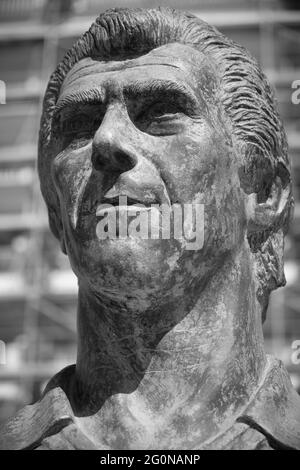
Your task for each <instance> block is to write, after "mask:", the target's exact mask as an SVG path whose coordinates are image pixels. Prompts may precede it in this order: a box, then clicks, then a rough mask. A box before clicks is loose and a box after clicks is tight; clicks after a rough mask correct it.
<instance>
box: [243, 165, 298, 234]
mask: <svg viewBox="0 0 300 470" xmlns="http://www.w3.org/2000/svg"><path fill="white" fill-rule="evenodd" d="M285 176H286V173H285ZM292 202H293V200H292V187H291V182H290V179H289V178H288V180H287V179H286V177H283V176H282V175H280V174H279V172H278V173H277V176H276V177H275V179H274V180H273V182H272V183H271V184H269V185H268V184H266V185H265V186H264V191H260V192H258V193H251V194H249V195H248V196H247V203H246V212H247V220H248V238H258V239H260V240H258V241H260V242H263V241H264V238H267V237H268V236H269V234H270V232H273V231H276V230H277V229H278V228H279V227H283V230H284V231H285V229H284V226H288V220H287V219H289V218H290V213H291V211H290V210H289V209H290V208H291V206H292ZM256 236H258V237H256Z"/></svg>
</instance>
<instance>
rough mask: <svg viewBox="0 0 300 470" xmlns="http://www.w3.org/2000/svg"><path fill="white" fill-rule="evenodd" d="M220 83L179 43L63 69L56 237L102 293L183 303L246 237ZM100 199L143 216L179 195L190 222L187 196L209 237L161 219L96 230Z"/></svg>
mask: <svg viewBox="0 0 300 470" xmlns="http://www.w3.org/2000/svg"><path fill="white" fill-rule="evenodd" d="M218 89H219V85H218V81H217V75H216V72H215V70H214V68H213V67H212V65H211V64H210V63H209V62H208V60H207V59H206V57H205V56H204V55H203V54H201V53H200V52H198V51H196V50H194V49H193V48H191V47H189V46H184V45H180V44H170V45H167V46H163V47H160V48H157V49H155V50H153V51H151V52H150V53H149V54H147V55H144V56H141V57H139V58H135V59H131V60H118V61H110V62H100V61H98V60H93V59H91V58H86V59H83V60H81V61H80V62H78V63H77V64H76V65H75V66H74V67H73V69H72V70H71V71H70V72H69V73H68V75H67V77H66V78H65V81H64V83H63V86H62V88H61V92H60V96H59V99H58V101H57V106H56V111H55V117H54V121H53V126H54V135H55V139H54V141H55V143H54V152H53V153H54V157H53V161H52V177H53V179H54V183H55V187H56V190H57V193H58V195H59V200H60V212H61V218H62V225H63V233H62V234H61V236H62V237H63V239H64V244H65V246H66V250H67V253H68V256H69V258H70V261H71V265H72V267H73V269H74V271H75V273H76V275H77V276H78V278H79V280H80V282H81V283H86V284H87V285H88V286H89V287H90V288H91V289H92V290H93V291H95V292H97V293H98V294H99V295H103V296H108V297H109V298H115V299H118V300H120V299H121V300H122V299H123V300H124V301H126V302H133V303H136V304H135V306H134V308H141V309H144V308H147V307H149V306H150V305H152V306H159V305H160V304H163V303H164V302H168V300H170V299H171V298H172V299H173V301H179V300H180V299H182V298H184V297H185V296H186V295H187V294H188V293H189V292H191V291H194V290H196V291H197V292H199V291H201V288H203V286H204V285H205V282H206V281H207V279H208V278H209V277H210V276H211V275H213V273H214V272H215V270H216V269H218V267H219V266H220V265H221V264H222V262H223V261H224V259H225V257H226V256H228V254H230V253H233V252H234V250H235V249H236V247H237V244H239V243H241V241H242V240H243V239H244V234H245V214H244V212H245V211H244V199H243V197H244V196H243V192H242V191H241V189H240V184H239V179H238V166H239V159H238V156H237V155H236V153H235V150H234V147H233V144H232V140H231V129H230V122H229V120H228V119H227V118H226V117H225V115H224V112H223V110H222V108H221V106H220V104H219V102H218V98H217V95H218ZM119 197H127V199H126V201H127V206H126V204H125V206H123V207H118V204H119V200H120V199H119ZM123 200H125V199H123ZM104 203H108V204H111V205H112V206H114V209H113V210H115V212H116V214H117V216H118V215H119V214H121V213H122V214H123V215H124V213H125V214H127V215H128V214H129V213H130V211H131V210H132V206H133V208H134V206H135V205H136V204H138V203H139V204H143V205H144V209H143V210H141V213H140V215H142V212H144V215H145V213H146V214H147V215H149V214H150V213H152V212H151V211H149V207H151V204H156V205H160V206H161V205H162V204H165V205H167V206H172V205H174V204H177V205H178V206H180V207H181V208H182V214H183V220H184V205H190V207H191V205H194V207H195V204H201V205H202V206H201V207H203V208H204V215H203V217H204V219H203V220H202V221H201V222H200V223H201V230H204V242H203V246H202V244H201V246H198V247H197V246H196V247H195V249H191V246H188V245H187V243H186V240H185V239H184V237H183V239H177V238H175V237H174V234H172V233H170V237H166V238H165V239H162V237H161V225H162V220H161V218H158V219H157V224H158V231H159V234H160V236H159V238H156V239H153V238H151V237H150V238H148V239H143V238H141V237H140V236H138V235H137V234H134V233H133V234H131V235H130V236H129V237H125V238H122V239H121V238H119V237H118V236H117V237H116V238H107V239H105V240H103V239H99V233H98V234H97V227H98V228H99V222H101V220H102V222H103V218H101V214H102V216H103V212H101V210H99V207H100V206H101V204H104ZM185 207H187V206H185ZM131 213H132V212H131ZM138 215H139V213H138ZM118 220H120V219H118V217H117V222H118ZM127 221H128V222H129V223H130V222H131V219H130V218H127ZM194 223H195V219H194ZM117 226H118V223H117ZM198 228H199V227H198ZM194 229H196V230H197V227H195V226H194ZM116 233H117V234H118V227H117V232H116Z"/></svg>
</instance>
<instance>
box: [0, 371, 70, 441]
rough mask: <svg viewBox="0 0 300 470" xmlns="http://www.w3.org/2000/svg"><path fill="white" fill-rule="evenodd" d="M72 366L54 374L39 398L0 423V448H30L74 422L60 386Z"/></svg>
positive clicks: (68, 374)
mask: <svg viewBox="0 0 300 470" xmlns="http://www.w3.org/2000/svg"><path fill="white" fill-rule="evenodd" d="M74 368H75V366H69V367H67V368H65V369H63V370H62V371H61V372H60V373H59V374H57V375H56V376H54V377H53V379H51V381H50V382H49V384H48V385H47V387H46V390H45V392H44V394H43V396H42V398H41V399H40V400H39V401H38V402H36V403H34V404H33V405H27V406H25V407H24V408H22V409H21V410H20V411H19V412H18V413H17V414H16V415H15V416H14V417H13V418H11V419H10V420H9V421H7V422H6V423H5V424H4V425H3V426H1V427H0V449H2V450H4V449H8V450H21V449H33V448H35V447H37V446H38V445H39V443H40V442H41V441H42V440H43V439H44V438H46V437H48V436H51V435H53V434H55V433H58V432H59V431H60V430H62V429H63V428H65V427H67V426H69V425H71V424H73V423H74V415H73V411H72V408H71V405H70V403H69V400H68V398H67V396H66V393H65V392H64V390H63V388H62V387H60V386H59V384H60V379H59V378H61V382H62V385H63V386H67V384H68V381H69V380H70V378H71V376H72V374H73V373H74Z"/></svg>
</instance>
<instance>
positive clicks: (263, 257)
mask: <svg viewBox="0 0 300 470" xmlns="http://www.w3.org/2000/svg"><path fill="white" fill-rule="evenodd" d="M174 42H177V43H181V44H185V45H190V46H192V47H193V48H195V49H197V50H199V51H200V52H202V53H204V54H205V55H206V56H207V57H208V59H209V60H210V61H211V62H212V63H213V64H214V65H215V66H216V67H215V68H216V73H218V76H219V77H218V78H219V80H220V89H219V90H218V94H219V96H218V99H219V101H220V102H221V103H222V105H223V108H224V111H225V113H226V114H227V116H228V117H229V118H230V120H231V123H232V129H233V139H234V141H235V142H236V145H238V146H239V149H240V152H241V158H242V162H243V164H242V165H241V169H240V172H239V176H240V182H241V186H242V188H243V190H244V191H245V192H246V193H248V194H250V193H257V200H258V201H259V202H260V201H261V202H263V201H265V200H266V199H267V197H268V194H269V193H270V190H271V187H272V184H273V183H274V181H275V180H276V178H278V177H279V178H280V179H281V181H282V185H283V187H287V186H288V185H289V186H290V184H291V183H290V166H289V159H288V152H287V142H286V136H285V132H284V129H283V126H282V123H281V120H280V117H279V115H278V112H277V108H276V103H275V99H274V94H273V90H272V89H271V87H270V85H269V82H268V80H267V79H266V77H265V75H264V74H263V73H262V71H261V70H260V67H259V66H258V64H257V61H256V60H255V59H254V58H253V57H252V56H251V55H250V54H249V52H248V51H247V50H246V49H245V48H244V47H242V46H240V45H238V44H236V43H234V42H233V41H232V40H230V39H228V38H227V37H225V36H224V35H223V34H222V33H220V32H219V31H218V30H217V29H216V28H214V27H212V26H210V25H208V24H207V23H205V22H203V21H202V20H200V19H199V18H197V17H195V16H194V15H192V14H190V13H187V12H183V11H178V10H174V9H170V8H157V9H149V10H147V9H112V10H108V11H106V12H104V13H102V14H101V15H100V16H99V17H98V18H97V19H96V20H95V22H94V23H93V24H92V25H91V27H90V29H89V30H88V31H87V32H86V33H85V34H83V35H82V36H81V37H80V38H79V39H78V40H77V41H76V43H75V44H74V45H73V47H72V48H71V49H70V50H69V51H68V52H67V54H66V55H65V57H64V59H63V60H62V62H61V63H60V64H59V65H58V66H57V68H56V70H55V71H54V73H53V74H52V75H51V77H50V80H49V83H48V87H47V90H46V93H45V97H44V103H43V113H42V118H41V127H40V134H39V151H38V168H39V175H40V181H41V190H42V193H43V196H44V199H45V201H46V204H47V206H48V212H49V223H50V227H51V229H52V231H53V233H54V234H55V235H56V236H58V235H59V232H60V230H61V217H60V209H59V201H58V196H57V193H56V190H55V188H54V185H53V181H52V178H51V177H50V176H49V175H50V165H51V158H53V155H52V153H53V150H52V118H53V113H54V110H55V106H56V102H57V99H58V96H59V92H60V88H61V85H62V83H63V81H64V79H65V77H66V75H67V73H68V72H69V71H70V70H71V68H72V67H73V66H74V64H75V63H77V62H78V61H79V60H81V59H83V58H85V57H92V58H96V59H99V60H115V59H118V58H124V59H125V58H130V57H133V56H138V55H142V54H145V53H147V52H149V51H151V50H152V49H154V48H157V47H159V46H162V45H165V44H169V43H174ZM292 206H293V198H292V194H291V191H290V194H289V198H288V200H287V203H286V206H285V208H284V210H283V211H282V213H281V214H280V215H279V216H278V218H277V219H276V222H275V223H274V225H273V226H272V227H270V228H269V229H268V230H262V231H253V232H251V231H249V233H248V242H249V245H250V248H251V250H252V252H253V255H254V256H255V259H256V263H257V276H258V284H259V288H258V291H257V296H258V299H259V301H260V302H261V305H262V312H263V318H264V316H265V311H266V309H267V305H268V298H269V294H270V292H271V290H273V289H275V288H276V287H278V286H282V285H284V284H285V278H284V271H283V244H284V235H285V233H286V231H287V228H288V224H289V220H290V214H291V212H292V211H291V209H292Z"/></svg>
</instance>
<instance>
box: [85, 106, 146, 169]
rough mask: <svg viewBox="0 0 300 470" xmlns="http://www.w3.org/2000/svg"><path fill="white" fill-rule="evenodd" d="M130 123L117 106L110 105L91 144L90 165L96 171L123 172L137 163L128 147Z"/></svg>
mask: <svg viewBox="0 0 300 470" xmlns="http://www.w3.org/2000/svg"><path fill="white" fill-rule="evenodd" d="M130 134H131V132H130V123H129V122H128V121H127V119H126V116H125V115H124V111H123V110H122V109H121V108H120V107H119V106H114V105H112V106H111V107H109V108H108V109H107V111H106V113H105V116H104V119H103V121H102V123H101V125H100V126H99V128H98V129H97V131H96V133H95V135H94V139H93V144H92V157H91V158H92V165H93V167H94V168H95V170H97V171H102V172H108V173H109V172H114V173H119V174H121V173H124V172H126V171H129V170H131V169H132V168H134V167H135V165H136V164H137V157H136V155H135V154H134V151H133V150H132V149H131V148H130Z"/></svg>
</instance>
